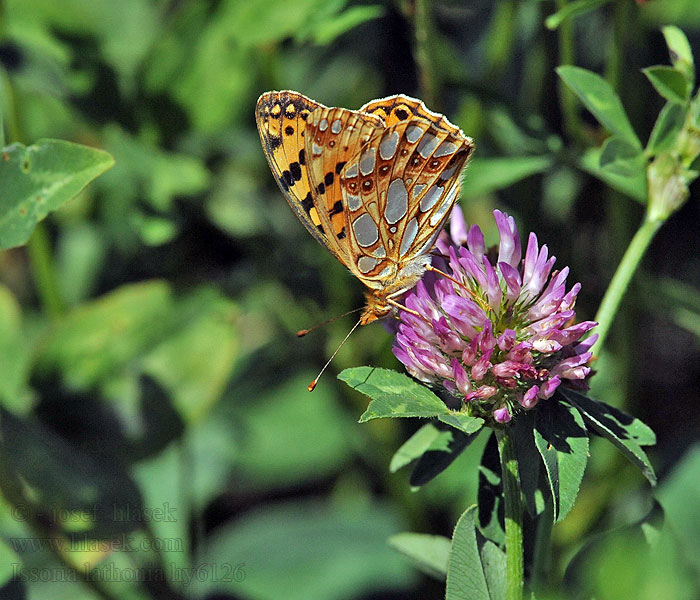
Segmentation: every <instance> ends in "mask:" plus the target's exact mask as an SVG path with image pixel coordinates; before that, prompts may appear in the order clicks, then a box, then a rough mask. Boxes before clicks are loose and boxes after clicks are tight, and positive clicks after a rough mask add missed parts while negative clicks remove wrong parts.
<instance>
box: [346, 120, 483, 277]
mask: <svg viewBox="0 0 700 600" xmlns="http://www.w3.org/2000/svg"><path fill="white" fill-rule="evenodd" d="M473 148H474V145H473V142H472V140H471V139H470V138H468V137H466V136H464V135H457V134H454V133H453V132H451V131H448V130H444V129H440V128H439V127H437V126H436V125H434V124H432V123H430V122H428V121H425V120H423V119H419V118H415V117H412V118H409V119H406V120H403V121H400V122H398V123H396V124H394V125H392V126H390V127H387V128H386V129H385V130H383V131H380V132H378V133H377V134H376V135H375V136H373V137H372V138H371V139H370V140H369V142H368V143H367V144H365V146H363V148H362V150H361V151H360V153H359V154H358V155H357V156H355V157H354V158H353V159H352V160H350V161H349V162H348V163H347V164H346V165H345V167H344V168H343V170H342V171H341V174H340V185H341V189H342V192H343V197H344V205H345V207H346V211H347V214H346V221H347V223H348V226H347V233H348V247H349V250H350V252H351V255H352V256H353V261H352V264H349V265H348V266H349V268H350V269H351V270H353V272H354V273H355V274H356V275H357V276H358V277H359V278H360V279H361V280H362V281H363V282H364V283H365V284H366V285H368V286H369V287H380V286H381V282H382V281H383V280H385V279H386V278H387V277H391V276H393V275H396V273H397V272H398V271H399V270H400V266H401V265H402V264H404V263H406V262H409V261H411V260H412V259H414V258H415V257H417V256H420V255H421V254H425V253H427V252H429V251H430V249H431V248H432V245H433V244H434V242H435V238H436V237H437V234H438V233H439V231H440V229H441V227H442V226H443V224H444V222H445V220H446V219H447V216H448V214H449V211H450V209H451V208H452V206H453V205H454V203H455V201H456V199H457V196H458V193H459V178H460V176H461V173H462V170H463V168H464V165H465V164H466V161H467V160H468V159H469V157H470V155H471V153H472V150H473Z"/></svg>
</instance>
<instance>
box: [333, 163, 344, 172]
mask: <svg viewBox="0 0 700 600" xmlns="http://www.w3.org/2000/svg"><path fill="white" fill-rule="evenodd" d="M344 166H345V161H343V162H339V163H338V164H337V165H335V174H336V175H340V172H341V171H342V170H343V167H344Z"/></svg>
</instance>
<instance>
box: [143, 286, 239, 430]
mask: <svg viewBox="0 0 700 600" xmlns="http://www.w3.org/2000/svg"><path fill="white" fill-rule="evenodd" d="M176 310H177V318H176V329H175V330H174V331H172V330H171V331H170V332H169V334H170V335H168V337H167V339H165V340H164V341H163V342H162V343H160V344H158V346H157V347H155V348H154V349H153V350H152V351H151V352H149V353H148V355H147V356H144V358H143V369H144V371H145V372H146V373H148V374H150V375H152V376H153V377H154V378H155V379H157V380H158V381H159V382H160V383H161V384H162V385H163V387H165V388H166V389H167V390H169V391H170V394H171V397H172V401H173V404H174V406H175V408H176V409H177V410H178V412H179V413H180V415H181V416H182V419H183V421H184V422H185V423H190V422H192V421H195V420H197V419H200V418H202V416H203V415H204V414H206V413H207V411H209V410H210V409H211V407H212V406H213V404H214V403H215V402H216V401H217V400H218V399H219V397H220V396H221V394H222V392H223V390H224V388H225V386H226V384H227V383H228V381H229V378H230V376H231V372H232V371H233V368H234V367H235V365H236V363H237V360H238V357H239V353H240V339H239V332H238V327H237V326H236V325H237V323H238V320H239V318H240V315H239V312H240V311H239V309H238V307H237V306H236V304H235V303H234V302H232V301H231V300H229V299H228V298H226V297H224V296H222V295H221V294H220V293H219V292H217V291H215V290H213V289H208V288H203V289H201V290H198V291H197V292H195V293H193V294H192V295H191V296H190V297H189V298H187V299H185V300H183V301H180V302H179V303H178V305H177V306H176ZM211 348H216V352H213V353H212V352H211V351H210V349H211Z"/></svg>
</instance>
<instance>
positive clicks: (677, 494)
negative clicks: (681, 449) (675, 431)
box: [655, 442, 700, 572]
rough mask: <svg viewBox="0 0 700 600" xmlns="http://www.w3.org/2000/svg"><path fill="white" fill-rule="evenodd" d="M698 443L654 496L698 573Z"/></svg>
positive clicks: (699, 465)
mask: <svg viewBox="0 0 700 600" xmlns="http://www.w3.org/2000/svg"><path fill="white" fill-rule="evenodd" d="M698 473H700V444H698V443H697V442H696V443H695V444H693V445H691V446H690V448H688V450H687V451H686V452H685V454H684V455H683V458H682V459H681V460H680V461H679V462H678V463H677V464H676V465H675V466H674V467H673V470H672V471H671V472H670V473H669V474H668V476H667V477H666V478H665V479H664V480H663V481H662V483H661V485H660V486H659V489H658V491H657V492H656V493H655V495H656V497H657V498H658V500H659V503H660V504H661V506H663V509H664V513H665V518H666V522H667V523H668V526H669V527H670V529H671V530H672V531H673V533H674V534H675V535H676V536H677V538H678V540H679V542H680V544H679V546H680V550H681V552H682V554H683V555H684V556H685V557H686V559H687V560H690V561H691V562H692V564H693V566H694V567H695V569H696V572H700V503H698V502H697V498H700V478H698Z"/></svg>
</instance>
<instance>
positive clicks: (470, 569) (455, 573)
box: [445, 506, 491, 600]
mask: <svg viewBox="0 0 700 600" xmlns="http://www.w3.org/2000/svg"><path fill="white" fill-rule="evenodd" d="M475 513H476V506H470V507H469V508H468V509H467V510H466V511H464V513H463V514H462V516H461V517H460V518H459V521H457V525H456V526H455V530H454V533H453V534H452V549H451V551H450V562H449V564H448V567H447V590H446V595H445V600H491V595H490V593H489V588H488V584H487V582H486V576H485V575H484V569H483V566H482V564H481V556H480V554H479V548H478V546H477V543H476V526H475Z"/></svg>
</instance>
